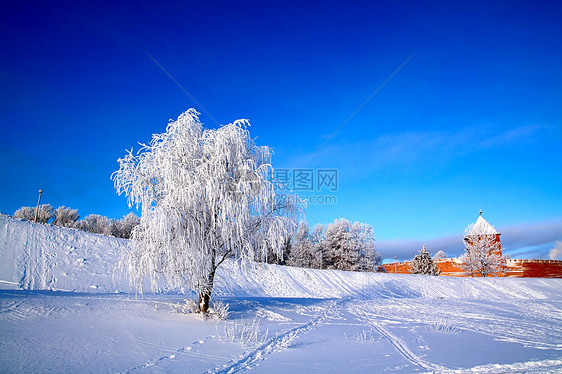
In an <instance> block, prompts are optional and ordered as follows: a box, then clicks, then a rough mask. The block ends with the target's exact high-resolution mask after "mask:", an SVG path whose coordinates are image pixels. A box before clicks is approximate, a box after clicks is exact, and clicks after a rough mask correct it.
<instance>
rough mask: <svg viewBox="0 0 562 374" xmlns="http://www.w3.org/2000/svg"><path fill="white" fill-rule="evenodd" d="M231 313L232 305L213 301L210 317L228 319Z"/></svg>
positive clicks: (218, 319)
mask: <svg viewBox="0 0 562 374" xmlns="http://www.w3.org/2000/svg"><path fill="white" fill-rule="evenodd" d="M229 315H230V305H228V304H226V303H223V302H222V301H215V302H211V308H210V309H209V317H211V318H212V319H214V320H217V321H226V319H228V316H229Z"/></svg>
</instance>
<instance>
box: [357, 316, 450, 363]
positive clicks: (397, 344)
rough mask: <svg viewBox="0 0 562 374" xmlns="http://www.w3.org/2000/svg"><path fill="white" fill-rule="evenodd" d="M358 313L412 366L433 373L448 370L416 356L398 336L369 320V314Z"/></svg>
mask: <svg viewBox="0 0 562 374" xmlns="http://www.w3.org/2000/svg"><path fill="white" fill-rule="evenodd" d="M356 313H357V315H358V316H359V317H360V318H363V319H364V320H365V321H366V322H367V323H368V324H369V325H371V326H372V327H373V328H374V329H375V330H376V331H377V332H378V333H379V334H381V335H382V336H384V337H385V338H386V339H387V340H388V341H389V342H390V344H392V346H393V347H394V348H395V349H396V350H397V351H398V353H400V354H401V355H402V356H403V357H404V358H405V359H406V360H408V361H410V362H411V363H412V364H414V365H416V366H419V367H421V368H422V369H425V370H430V371H433V372H435V371H437V372H442V371H446V370H448V368H446V367H444V366H441V365H437V364H433V363H431V362H429V361H427V360H424V359H423V358H421V357H420V356H418V355H416V354H415V353H414V352H412V351H411V350H410V349H409V348H408V346H407V344H406V343H405V342H403V341H402V339H400V338H398V337H397V336H396V335H394V334H393V333H391V332H390V331H388V330H387V329H385V328H384V327H382V325H381V324H379V323H377V322H375V321H373V320H372V319H371V318H369V316H368V315H367V313H365V311H363V310H356Z"/></svg>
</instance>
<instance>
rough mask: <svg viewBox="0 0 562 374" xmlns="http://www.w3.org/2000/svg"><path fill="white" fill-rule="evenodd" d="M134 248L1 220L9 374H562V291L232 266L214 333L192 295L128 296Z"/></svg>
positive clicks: (0, 322) (543, 285)
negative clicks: (123, 264)
mask: <svg viewBox="0 0 562 374" xmlns="http://www.w3.org/2000/svg"><path fill="white" fill-rule="evenodd" d="M125 245H126V241H123V240H119V239H114V238H106V237H103V236H100V235H92V234H87V233H83V232H78V231H74V230H69V229H62V228H57V227H49V226H43V225H34V224H30V223H27V222H21V221H15V220H12V219H10V218H6V217H0V256H1V257H0V259H1V262H0V280H1V281H2V282H0V288H4V290H0V371H1V372H5V373H21V372H43V371H48V370H49V371H53V372H96V373H136V372H147V373H153V372H154V373H159V372H166V373H187V372H189V373H235V372H245V371H248V370H252V372H256V373H285V372H297V373H298V372H306V373H309V372H311V373H326V372H328V373H329V372H334V373H339V372H390V373H414V372H438V373H557V372H562V280H560V279H523V278H488V279H483V278H451V277H428V276H414V275H395V274H372V273H371V274H369V273H353V272H343V271H326V270H313V269H299V268H291V267H284V266H272V265H264V264H254V265H252V266H241V265H240V264H238V263H235V262H232V261H231V262H226V263H225V264H223V265H224V266H223V267H222V268H220V270H219V274H218V278H217V284H216V288H215V293H214V295H213V297H214V298H215V299H216V300H220V301H222V302H225V303H228V304H229V305H230V311H231V314H230V316H229V318H228V320H226V321H212V320H207V321H204V320H201V319H200V318H198V317H197V316H195V315H193V314H179V313H177V312H176V310H177V307H175V304H178V303H184V299H186V298H189V297H191V295H181V294H174V293H170V294H162V295H152V294H145V296H144V298H140V297H136V296H135V294H127V293H123V292H127V291H128V284H127V282H126V279H120V278H115V279H114V277H113V274H114V268H115V264H116V262H117V260H118V258H119V255H120V251H122V250H123V249H124V246H125ZM40 254H42V256H44V258H45V260H44V261H43V260H42V259H41V258H40V257H39V255H40ZM92 286H96V287H92ZM49 289H50V290H49ZM56 290H74V291H75V292H61V291H56ZM115 291H118V293H115Z"/></svg>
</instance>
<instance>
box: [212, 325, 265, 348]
mask: <svg viewBox="0 0 562 374" xmlns="http://www.w3.org/2000/svg"><path fill="white" fill-rule="evenodd" d="M268 334H269V330H266V331H265V332H264V331H261V329H260V322H259V320H258V319H257V318H255V319H254V320H253V321H252V322H245V321H243V320H242V319H240V320H234V322H230V323H226V324H225V325H224V333H223V334H222V335H221V336H220V338H221V339H222V340H223V341H225V342H240V343H242V345H243V346H245V347H252V346H256V345H259V344H263V343H265V341H266V340H267V336H268Z"/></svg>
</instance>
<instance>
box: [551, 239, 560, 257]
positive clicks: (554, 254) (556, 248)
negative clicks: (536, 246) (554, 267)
mask: <svg viewBox="0 0 562 374" xmlns="http://www.w3.org/2000/svg"><path fill="white" fill-rule="evenodd" d="M548 257H550V259H551V260H562V242H561V241H557V242H556V243H554V248H552V249H551V250H550V252H548Z"/></svg>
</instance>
